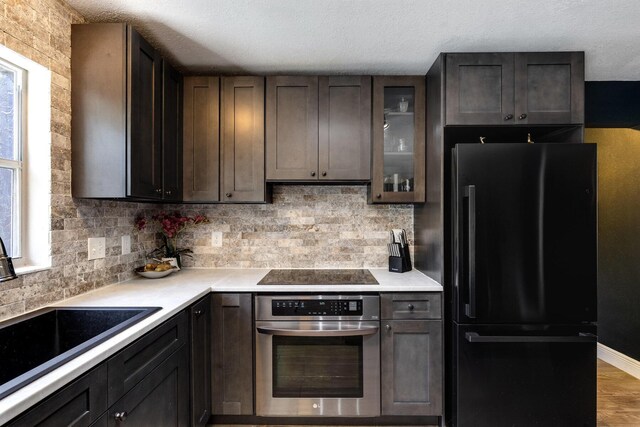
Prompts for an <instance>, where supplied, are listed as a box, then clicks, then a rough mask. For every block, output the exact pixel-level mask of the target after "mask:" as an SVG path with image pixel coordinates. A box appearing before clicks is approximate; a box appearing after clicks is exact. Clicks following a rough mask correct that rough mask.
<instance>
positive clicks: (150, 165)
mask: <svg viewBox="0 0 640 427" xmlns="http://www.w3.org/2000/svg"><path fill="white" fill-rule="evenodd" d="M129 42H130V45H129V83H128V86H129V90H130V97H129V106H128V107H129V108H128V110H129V117H130V123H129V128H130V132H129V137H128V138H127V144H128V150H127V151H128V152H127V158H128V159H129V161H128V164H127V176H128V177H129V182H128V183H127V184H128V194H127V195H128V196H131V197H141V198H151V199H161V198H162V137H161V132H162V99H161V98H162V96H161V94H162V60H161V58H160V55H159V54H158V52H156V50H155V49H154V48H153V47H151V45H150V44H149V43H148V42H147V41H146V40H145V39H143V38H142V36H140V34H138V32H137V31H135V30H134V29H132V28H131V27H129ZM105 179H108V178H107V177H105Z"/></svg>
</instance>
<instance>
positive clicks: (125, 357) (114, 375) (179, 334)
mask: <svg viewBox="0 0 640 427" xmlns="http://www.w3.org/2000/svg"><path fill="white" fill-rule="evenodd" d="M186 342H187V315H186V313H185V312H182V313H180V314H178V315H176V316H174V317H172V318H171V319H169V320H167V321H166V322H164V323H163V324H162V325H160V326H158V327H157V328H155V329H154V330H153V331H151V332H149V333H148V334H146V335H144V336H143V337H142V338H140V339H139V340H137V341H136V342H134V343H133V344H131V345H129V346H128V347H126V348H125V349H124V350H122V351H121V352H119V353H118V354H116V355H115V356H113V357H112V358H111V359H109V360H108V362H107V364H108V369H109V395H108V398H109V405H112V404H113V403H114V402H116V401H117V400H118V399H120V398H121V397H122V396H123V395H124V394H125V393H127V392H128V391H129V390H131V389H132V388H133V387H134V386H135V385H136V384H138V383H139V382H140V381H141V380H142V379H143V378H145V377H146V376H147V375H148V374H149V373H150V372H151V371H153V370H154V369H155V368H156V367H157V366H158V365H160V364H161V363H162V362H163V361H164V360H165V359H166V358H168V357H169V355H171V354H172V353H174V352H175V351H176V350H177V349H178V348H180V347H182V346H184V345H185V344H186ZM187 394H188V391H187Z"/></svg>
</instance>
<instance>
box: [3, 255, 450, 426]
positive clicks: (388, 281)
mask: <svg viewBox="0 0 640 427" xmlns="http://www.w3.org/2000/svg"><path fill="white" fill-rule="evenodd" d="M269 270H270V269H268V268H261V269H185V270H182V271H180V272H177V273H174V274H171V275H170V276H167V277H164V278H162V279H155V280H149V279H144V278H136V279H133V280H130V281H127V282H124V283H118V284H114V285H110V286H105V287H102V288H100V289H97V290H95V291H92V292H88V293H86V294H82V295H79V296H77V297H74V298H70V299H67V300H64V301H61V302H59V303H58V304H55V305H57V306H65V307H83V306H84V307H88V306H115V307H142V306H153V307H162V309H161V310H159V311H158V312H156V313H154V314H152V315H151V316H149V317H147V318H145V319H143V320H142V321H140V322H139V323H136V324H135V325H133V326H131V327H129V328H127V329H126V330H124V331H122V332H120V333H119V334H117V335H115V336H113V337H112V338H110V339H108V340H107V341H105V342H103V343H101V344H99V345H97V346H96V347H94V348H92V349H91V350H89V351H87V352H85V353H84V354H81V355H80V356H78V357H76V358H74V359H72V360H70V361H69V362H67V363H65V364H64V365H62V366H60V367H59V368H57V369H55V370H53V371H51V372H49V373H48V374H46V375H44V376H42V377H41V378H39V379H37V380H35V381H34V382H32V383H30V384H28V385H26V386H24V387H23V388H21V389H20V390H18V391H16V392H14V393H12V394H10V395H9V396H7V397H5V398H4V399H1V400H0V425H2V424H4V423H6V422H7V421H9V420H11V419H13V418H14V417H15V416H17V415H19V414H20V413H22V412H23V411H25V410H26V409H28V408H29V407H31V406H33V405H34V404H35V403H37V402H39V401H40V400H42V399H43V398H44V397H46V396H48V395H49V394H51V393H52V392H54V391H56V390H58V389H60V388H61V387H62V386H64V385H65V384H67V383H69V382H70V381H72V380H73V379H75V378H77V377H79V376H80V375H81V374H83V373H85V372H87V371H89V370H90V369H91V368H93V367H94V366H97V365H98V364H99V363H100V362H102V361H104V360H106V359H107V358H109V357H110V356H111V355H113V354H115V353H116V352H118V351H119V350H121V349H123V348H124V347H126V346H127V345H129V344H131V343H132V342H133V341H135V340H136V339H138V338H140V337H141V336H142V335H144V334H146V333H147V332H149V331H150V330H152V329H153V328H155V327H156V326H158V325H160V324H161V323H162V322H164V321H165V320H167V319H169V318H170V317H171V316H173V315H174V314H177V313H178V312H180V311H181V310H183V309H185V308H186V307H188V306H189V305H191V304H192V303H194V302H195V301H197V300H198V299H200V298H202V297H203V296H205V295H206V294H208V293H209V292H211V291H213V292H283V293H284V292H287V293H295V292H302V291H304V292H327V291H329V292H441V291H442V286H441V285H440V284H439V283H437V282H435V281H434V280H432V279H430V278H429V277H427V276H425V275H424V274H422V273H421V272H419V271H417V270H412V271H409V272H406V273H401V274H399V273H391V272H389V271H387V270H386V269H369V271H371V273H372V274H373V276H374V277H375V278H376V280H377V281H378V282H379V285H331V286H289V285H287V286H273V285H270V286H258V285H257V283H258V282H259V281H260V280H261V279H262V278H263V277H264V276H265V275H266V274H267V273H268V272H269Z"/></svg>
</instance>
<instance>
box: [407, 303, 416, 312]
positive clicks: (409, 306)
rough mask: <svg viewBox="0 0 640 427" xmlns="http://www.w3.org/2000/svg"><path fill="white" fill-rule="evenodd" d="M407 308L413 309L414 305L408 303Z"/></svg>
mask: <svg viewBox="0 0 640 427" xmlns="http://www.w3.org/2000/svg"><path fill="white" fill-rule="evenodd" d="M407 308H408V309H409V311H413V309H414V308H415V307H414V306H413V304H409V305H408V306H407Z"/></svg>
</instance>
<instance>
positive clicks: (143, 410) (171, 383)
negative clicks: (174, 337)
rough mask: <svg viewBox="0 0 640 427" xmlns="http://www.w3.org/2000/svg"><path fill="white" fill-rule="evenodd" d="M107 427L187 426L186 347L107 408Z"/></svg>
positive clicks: (187, 371)
mask: <svg viewBox="0 0 640 427" xmlns="http://www.w3.org/2000/svg"><path fill="white" fill-rule="evenodd" d="M107 425H108V426H109V427H117V426H121V425H122V426H128V425H131V426H153V427H182V426H185V427H186V426H188V425H189V349H188V348H187V347H186V346H183V347H181V348H180V349H179V350H178V351H176V352H173V353H172V354H171V355H170V356H169V357H168V358H166V359H164V360H163V361H162V362H161V363H160V364H159V365H158V366H157V367H156V368H155V369H153V370H152V371H151V372H150V373H149V374H148V375H146V376H145V377H144V378H143V379H142V381H140V382H139V383H138V384H136V385H135V386H134V387H132V388H131V390H129V391H128V392H127V393H126V394H125V395H124V396H123V397H122V398H121V399H120V400H118V401H117V402H116V403H115V404H114V405H113V406H111V407H110V408H109V415H108V419H107Z"/></svg>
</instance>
